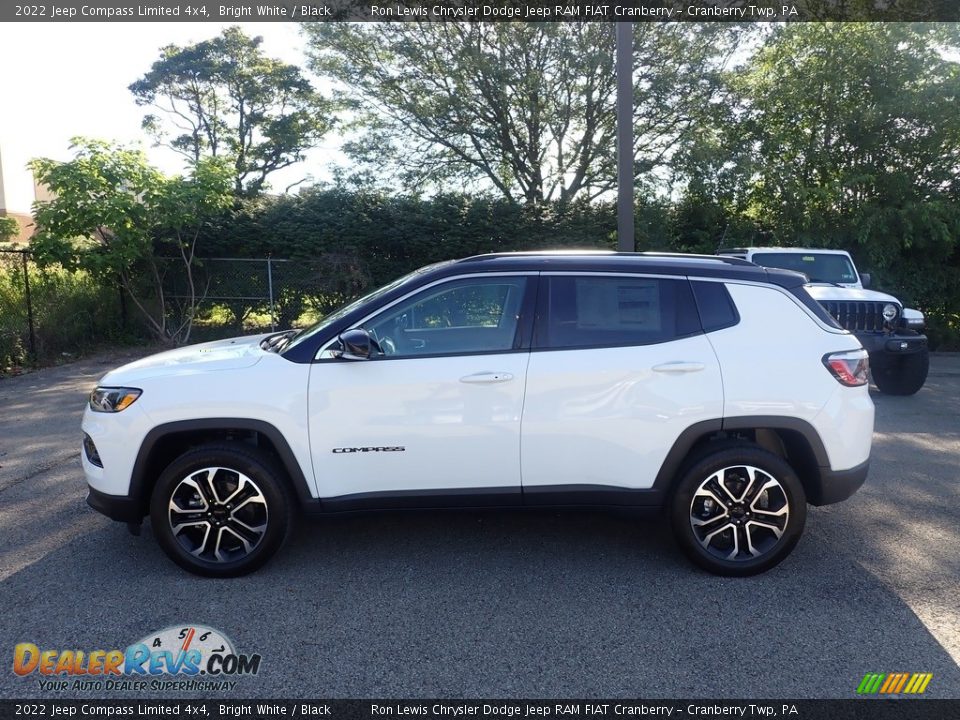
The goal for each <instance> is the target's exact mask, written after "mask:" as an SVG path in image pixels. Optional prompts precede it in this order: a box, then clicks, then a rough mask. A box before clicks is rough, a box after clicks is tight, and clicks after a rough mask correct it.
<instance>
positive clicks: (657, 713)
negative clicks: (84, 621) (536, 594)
mask: <svg viewBox="0 0 960 720" xmlns="http://www.w3.org/2000/svg"><path fill="white" fill-rule="evenodd" d="M417 717H419V718H425V719H426V720H469V719H470V718H478V719H479V718H482V719H483V720H534V719H538V720H542V719H543V718H551V719H553V718H566V719H568V720H640V719H641V718H697V719H701V718H788V719H789V718H795V719H796V720H861V719H862V720H867V719H869V720H944V719H945V718H956V717H960V700H934V699H925V700H920V699H916V700H913V699H911V700H902V699H901V700H880V699H868V698H858V699H850V700H296V701H294V700H236V699H229V700H22V701H21V700H4V701H0V720H26V719H37V718H189V719H194V720H195V719H197V718H201V719H203V720H263V719H264V718H334V719H335V720H380V719H381V718H389V719H390V720H398V719H399V718H405V719H409V718H417Z"/></svg>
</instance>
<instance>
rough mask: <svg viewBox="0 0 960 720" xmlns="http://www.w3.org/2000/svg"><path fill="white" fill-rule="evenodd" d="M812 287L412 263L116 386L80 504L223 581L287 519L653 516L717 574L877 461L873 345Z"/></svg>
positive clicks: (636, 269) (744, 567)
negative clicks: (282, 321)
mask: <svg viewBox="0 0 960 720" xmlns="http://www.w3.org/2000/svg"><path fill="white" fill-rule="evenodd" d="M805 282H806V280H805V278H804V276H803V275H801V274H799V273H794V272H790V271H785V270H775V269H764V268H761V267H758V266H756V265H753V264H752V263H748V262H745V261H743V260H739V259H734V258H719V257H699V256H679V255H635V254H617V253H603V252H597V253H586V252H583V253H569V254H564V253H520V254H504V255H486V256H480V257H474V258H468V259H465V260H459V261H451V262H446V263H441V264H438V265H433V266H430V267H426V268H423V269H422V270H418V271H416V272H414V273H412V274H410V275H407V276H406V277H404V278H401V279H399V280H397V281H396V282H393V283H391V284H389V285H386V286H385V287H383V288H380V289H379V290H377V291H375V292H373V293H371V294H369V295H367V296H366V297H364V298H361V299H360V300H357V301H356V302H354V303H352V304H350V305H347V306H346V307H344V308H342V309H341V310H338V311H337V312H335V313H333V314H332V315H329V316H328V317H326V318H324V319H323V320H322V321H321V322H320V323H318V324H317V325H315V326H313V327H311V328H309V329H307V330H304V331H302V332H299V333H294V332H292V331H291V332H285V333H274V334H271V335H266V336H258V337H251V338H239V339H233V340H224V341H220V342H213V343H206V344H203V345H195V346H193V347H187V348H181V349H179V350H172V351H169V352H165V353H161V354H159V355H154V356H152V357H148V358H145V359H143V360H139V361H137V362H134V363H131V364H129V365H126V366H124V367H121V368H119V369H117V370H114V371H112V372H110V373H108V374H107V375H106V376H105V377H104V378H103V379H102V381H101V382H100V385H99V387H97V389H96V390H94V392H93V393H92V394H91V396H90V402H89V407H88V408H87V410H86V413H85V415H84V419H83V433H84V434H83V451H82V453H81V455H82V462H83V468H84V471H85V473H86V477H87V482H88V484H89V486H90V491H89V496H88V502H89V504H90V505H92V506H93V507H94V508H96V509H97V510H100V511H101V512H103V513H105V514H106V515H108V516H109V517H111V518H114V519H116V520H121V521H125V522H127V523H130V524H131V528H132V529H136V528H138V527H139V524H140V523H141V521H142V519H143V518H144V517H145V516H146V515H149V516H150V520H151V525H152V528H153V533H154V535H155V536H156V538H157V540H158V541H159V543H160V544H161V546H162V547H163V549H164V550H165V551H166V553H167V554H168V555H169V556H170V557H171V558H172V559H173V560H174V561H175V562H177V563H178V564H179V565H181V566H182V567H184V568H186V569H187V570H190V571H192V572H196V573H199V574H203V575H213V576H232V575H240V574H243V573H246V572H249V571H251V570H253V569H255V568H257V567H259V566H260V565H262V564H263V563H264V562H265V561H266V560H267V559H268V558H269V557H270V556H271V555H273V553H274V552H276V550H277V549H278V548H279V547H280V545H281V543H282V542H283V540H284V538H285V536H286V535H287V532H288V528H289V526H290V523H291V520H292V517H293V514H294V513H295V512H308V513H310V512H316V513H330V512H342V511H355V510H365V509H384V508H439V507H445V508H446V507H478V506H481V507H492V506H536V507H544V506H551V507H572V506H591V507H611V508H617V509H619V510H623V509H627V508H632V509H636V510H644V509H648V510H655V509H666V510H667V511H668V512H669V514H670V517H671V519H672V524H673V529H674V533H675V535H676V539H677V541H678V542H679V544H680V546H681V547H682V548H683V550H684V551H685V552H686V553H687V554H688V555H689V556H690V558H692V559H693V560H694V561H695V562H696V563H698V564H699V565H700V566H702V567H704V568H706V569H707V570H710V571H712V572H715V573H720V574H727V575H750V574H754V573H757V572H761V571H763V570H766V569H767V568H770V567H772V566H774V565H776V564H777V563H778V562H780V561H781V560H783V558H785V557H786V556H787V555H788V554H789V553H790V551H791V550H792V549H793V547H794V545H795V544H796V543H797V540H798V539H799V537H800V534H801V532H802V530H803V525H804V520H805V517H806V508H807V503H810V504H813V505H822V504H826V503H832V502H837V501H840V500H843V499H845V498H847V497H849V496H850V495H851V494H852V493H853V492H855V491H856V490H857V488H858V487H860V485H861V484H862V483H863V481H864V479H865V478H866V474H867V467H868V462H869V457H870V442H871V436H872V432H873V403H872V402H871V400H870V396H869V394H868V389H867V363H868V360H867V353H866V352H865V351H864V350H863V348H862V347H861V345H860V343H859V342H858V341H857V339H856V338H855V337H854V336H853V335H851V334H850V333H849V332H847V331H845V330H843V329H842V328H841V327H839V326H838V325H837V323H836V322H835V321H834V320H833V318H831V317H830V315H829V314H827V313H826V312H825V311H824V309H823V308H822V307H821V306H820V304H819V303H817V302H816V301H815V300H813V299H812V298H811V297H810V295H809V294H808V293H807V291H806V289H805V285H804V283H805Z"/></svg>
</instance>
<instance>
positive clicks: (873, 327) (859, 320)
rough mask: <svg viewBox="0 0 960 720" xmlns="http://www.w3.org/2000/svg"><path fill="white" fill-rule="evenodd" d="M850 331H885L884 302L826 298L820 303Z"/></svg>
mask: <svg viewBox="0 0 960 720" xmlns="http://www.w3.org/2000/svg"><path fill="white" fill-rule="evenodd" d="M820 304H821V305H823V307H824V309H825V310H826V311H827V312H828V313H830V314H831V315H833V317H834V319H835V320H836V321H837V322H838V323H840V325H841V326H842V327H843V328H844V329H846V330H849V331H850V332H883V306H884V305H886V303H882V302H856V301H838V300H825V301H822V302H821V303H820Z"/></svg>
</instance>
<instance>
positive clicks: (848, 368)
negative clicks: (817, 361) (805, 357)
mask: <svg viewBox="0 0 960 720" xmlns="http://www.w3.org/2000/svg"><path fill="white" fill-rule="evenodd" d="M823 364H824V365H825V366H826V368H827V370H829V371H830V373H831V374H832V375H833V376H834V377H835V378H836V379H837V382H839V383H840V384H841V385H846V386H847V387H858V386H860V385H866V384H867V370H869V369H870V358H869V356H868V355H867V351H866V350H844V351H843V352H835V353H827V354H826V355H824V356H823Z"/></svg>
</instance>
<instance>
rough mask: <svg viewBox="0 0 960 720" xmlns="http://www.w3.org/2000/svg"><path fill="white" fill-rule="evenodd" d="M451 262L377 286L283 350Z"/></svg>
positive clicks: (306, 331) (434, 265) (333, 313)
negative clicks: (412, 279) (429, 271)
mask: <svg viewBox="0 0 960 720" xmlns="http://www.w3.org/2000/svg"><path fill="white" fill-rule="evenodd" d="M451 262H453V261H452V260H447V261H445V262H439V263H434V264H433V265H427V266H426V267H422V268H420V269H419V270H414V271H413V272H412V273H408V274H407V275H404V276H403V277H401V278H398V279H396V280H394V281H393V282H391V283H387V284H386V285H384V286H382V287H379V288H377V289H376V290H374V291H373V292H371V293H367V294H366V295H364V296H363V297H360V298H358V299H356V300H354V301H353V302H350V303H347V304H346V305H344V306H343V307H341V308H340V309H338V310H334V311H333V312H332V313H330V314H329V315H327V316H326V317H324V318H323V319H322V320H321V321H320V322H318V323H317V324H316V325H311V326H310V327H309V328H307V329H306V330H304V331H303V332H301V333H300V334H299V335H297V336H296V337H295V338H293V340H291V341H290V342H289V343H287V346H286V347H284V348H283V351H284V352H286V351H287V350H289V349H290V348H294V347H296V346H297V345H299V344H300V343H302V342H303V341H305V340H307V339H309V338H311V337H313V336H314V335H316V334H317V333H318V332H321V331H323V330H324V329H325V328H327V327H329V326H330V325H332V324H333V323H335V322H336V321H337V320H339V319H340V318H342V317H344V316H345V315H349V314H350V313H351V312H353V311H354V310H356V309H357V308H358V307H360V306H361V305H365V304H366V303H368V302H372V301H373V300H376V299H377V298H378V297H381V296H382V295H386V294H387V293H388V292H390V291H391V290H393V289H394V288H397V287H400V286H401V285H403V284H404V283H405V282H407V281H408V280H410V279H411V278H414V277H416V276H418V275H421V274H423V273H425V272H427V271H428V270H433V269H434V268H437V267H440V266H441V265H446V264H448V263H451Z"/></svg>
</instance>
